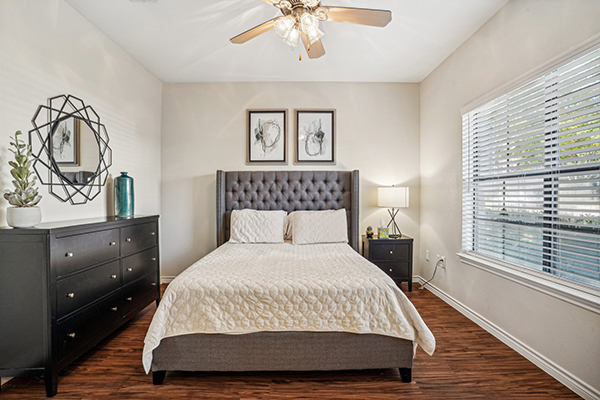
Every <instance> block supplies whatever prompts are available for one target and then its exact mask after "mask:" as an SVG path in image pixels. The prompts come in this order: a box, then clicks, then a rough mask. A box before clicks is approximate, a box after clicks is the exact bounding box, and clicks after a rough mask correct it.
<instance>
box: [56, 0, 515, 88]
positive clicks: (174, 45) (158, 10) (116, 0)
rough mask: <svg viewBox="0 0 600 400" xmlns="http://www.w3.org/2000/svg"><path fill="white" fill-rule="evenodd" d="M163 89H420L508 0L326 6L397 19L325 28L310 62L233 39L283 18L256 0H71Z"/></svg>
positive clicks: (273, 40) (269, 37) (262, 43)
mask: <svg viewBox="0 0 600 400" xmlns="http://www.w3.org/2000/svg"><path fill="white" fill-rule="evenodd" d="M65 1H66V2H67V3H69V4H70V5H71V6H73V7H74V8H75V9H76V10H77V11H78V12H79V13H80V14H82V15H83V16H84V17H85V18H87V19H88V20H89V21H91V22H92V23H93V24H94V25H95V26H96V27H98V28H99V29H100V30H101V31H102V32H104V34H106V35H107V36H108V37H109V38H111V39H112V40H113V41H114V42H115V43H117V44H118V45H119V46H120V47H121V48H122V49H124V50H125V51H126V52H127V53H129V54H130V55H131V56H132V57H133V58H134V59H136V60H137V61H138V62H139V63H140V64H142V65H143V66H144V67H146V68H147V69H148V70H149V71H150V72H151V73H152V74H154V75H155V76H156V77H158V78H159V79H160V80H162V81H164V82H236V81H237V82H239V81H244V82H245V81H330V82H420V81H422V80H423V79H424V78H425V77H426V76H427V75H428V74H429V73H430V72H431V71H433V70H434V69H435V68H436V67H437V66H438V65H439V64H440V63H441V62H442V61H444V59H446V57H448V56H449V55H450V54H451V53H452V52H453V51H454V50H456V48H457V47H458V46H460V45H461V44H462V43H463V42H464V41H465V40H466V39H467V38H468V37H469V36H471V35H472V34H473V33H474V32H475V31H476V30H477V29H479V27H481V25H483V24H484V23H485V22H486V21H487V20H488V19H489V18H490V17H491V16H492V15H494V14H495V13H496V12H497V11H498V10H499V9H500V8H501V7H502V6H504V5H505V4H506V3H507V2H508V0H323V4H324V5H337V6H344V7H361V8H379V9H387V10H391V11H392V22H391V23H390V24H389V25H388V26H387V27H385V28H375V27H370V26H363V25H353V24H342V23H337V22H324V23H322V24H321V30H322V31H323V32H324V33H325V36H324V37H323V39H322V41H323V45H324V47H325V51H326V54H325V56H323V57H321V58H319V59H316V60H310V59H309V58H308V56H306V54H305V52H304V49H301V51H302V54H303V56H302V61H301V62H300V61H298V54H299V52H300V51H299V50H298V49H296V50H292V49H291V47H289V46H287V45H286V44H284V43H283V42H282V40H281V39H280V38H279V37H278V36H277V34H276V33H275V32H274V31H270V32H267V33H265V34H263V35H261V36H259V37H257V38H256V39H253V40H251V41H249V42H247V43H245V44H241V45H234V44H232V43H230V42H229V38H231V37H233V36H235V35H237V34H239V33H241V32H243V31H245V30H247V29H250V28H251V27H253V26H255V25H258V24H260V23H262V22H264V21H266V20H268V19H271V18H273V17H274V16H276V15H277V13H278V10H277V9H276V8H275V7H273V6H272V5H269V4H267V3H265V2H263V1H260V0H158V2H157V3H134V2H131V1H130V0H101V1H100V0H65Z"/></svg>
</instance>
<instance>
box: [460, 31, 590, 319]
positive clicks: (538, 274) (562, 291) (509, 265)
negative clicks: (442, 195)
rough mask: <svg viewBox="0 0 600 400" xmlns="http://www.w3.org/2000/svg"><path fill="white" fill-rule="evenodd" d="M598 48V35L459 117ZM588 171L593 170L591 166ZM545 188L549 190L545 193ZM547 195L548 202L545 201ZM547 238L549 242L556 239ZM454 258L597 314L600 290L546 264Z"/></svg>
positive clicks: (548, 153)
mask: <svg viewBox="0 0 600 400" xmlns="http://www.w3.org/2000/svg"><path fill="white" fill-rule="evenodd" d="M598 48H600V34H598V35H595V36H593V37H592V38H590V39H588V40H586V41H585V42H583V43H581V44H580V45H578V46H575V47H573V48H571V49H570V50H569V51H567V52H565V53H563V54H561V55H559V56H558V57H555V58H553V59H551V60H549V61H548V62H546V63H544V64H543V65H541V66H540V67H538V68H536V69H534V70H532V71H530V72H528V73H526V74H524V75H523V76H521V77H519V78H517V79H515V80H513V81H511V82H509V83H507V84H505V85H502V86H501V87H499V88H497V89H496V90H494V91H492V92H491V93H489V94H487V95H485V96H482V97H481V98H479V99H476V100H475V101H473V102H471V103H470V104H468V105H467V106H465V107H463V108H462V109H461V110H460V112H461V115H465V114H468V113H470V112H471V111H473V110H474V109H476V108H478V107H480V106H482V105H484V104H486V103H490V102H491V101H493V100H495V99H497V98H499V97H501V96H503V95H506V94H508V93H510V92H511V91H512V90H514V89H517V88H518V87H519V86H522V85H524V84H526V83H528V82H531V81H533V80H534V79H536V78H539V77H540V76H542V75H546V74H548V73H550V72H551V71H552V70H554V69H556V68H557V67H559V66H560V65H561V64H563V63H566V62H569V61H571V60H572V59H575V58H578V57H580V56H583V55H584V54H585V53H587V52H592V51H594V50H596V49H598ZM462 131H463V129H461V132H462ZM552 133H553V131H546V130H544V136H546V135H552ZM472 148H473V144H471V149H472ZM552 154H553V151H552V149H551V148H550V146H544V157H545V158H547V157H552ZM588 168H590V169H592V168H593V167H588ZM593 170H594V171H597V170H598V168H597V167H596V168H593ZM543 175H544V181H546V180H548V184H547V185H546V184H544V201H543V210H544V215H545V214H546V213H548V217H545V218H544V219H546V218H549V219H552V214H553V210H552V207H553V204H556V202H555V201H554V202H553V201H552V197H553V196H555V194H554V193H555V188H554V187H555V185H556V184H555V183H554V181H555V180H556V179H557V178H554V177H552V176H551V175H548V174H547V173H546V174H543ZM546 175H548V176H546ZM463 179H464V176H463ZM504 185H506V183H504ZM546 187H547V189H548V190H546ZM461 195H464V191H461ZM546 196H548V199H546ZM463 201H464V199H461V209H462V207H463V206H464V203H463ZM548 204H549V205H550V208H547V207H548V206H547V205H548ZM463 212H464V210H463ZM464 223H465V221H464V217H463V218H462V219H461V238H463V235H465V226H464ZM549 224H550V225H551V224H552V221H549ZM467 229H470V230H471V231H472V232H473V228H472V227H467ZM541 232H542V235H544V233H545V232H547V231H543V230H542V231H541ZM471 236H472V240H473V241H475V235H474V234H472V235H471ZM550 239H551V241H552V240H555V239H556V238H550ZM546 246H548V250H549V251H550V253H549V257H552V244H551V243H546V242H545V243H544V246H543V249H544V252H546ZM457 256H458V257H459V259H460V261H461V262H463V263H464V264H467V265H470V266H473V267H476V268H479V269H482V270H485V271H487V272H490V273H493V274H495V275H498V276H501V277H503V278H505V279H509V280H511V281H513V282H516V283H519V284H522V285H524V286H527V287H529V288H532V289H534V290H537V291H539V292H542V293H545V294H548V295H551V296H553V297H556V298H559V299H561V300H563V301H566V302H569V303H571V304H574V305H577V306H579V307H582V308H584V309H586V310H589V311H592V312H594V313H596V314H600V289H596V288H593V287H591V286H588V285H585V284H579V283H577V282H576V281H573V280H567V279H564V278H557V277H556V276H554V274H553V273H552V272H550V273H548V272H549V271H547V272H543V271H544V270H545V268H544V266H545V264H546V262H544V263H543V264H542V265H540V267H541V271H536V270H534V269H530V268H526V267H522V266H519V265H518V264H516V263H513V262H510V261H504V260H499V259H496V258H492V257H489V256H486V255H484V254H480V253H478V252H475V251H468V250H465V249H463V250H461V252H459V253H457Z"/></svg>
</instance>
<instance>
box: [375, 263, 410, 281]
mask: <svg viewBox="0 0 600 400" xmlns="http://www.w3.org/2000/svg"><path fill="white" fill-rule="evenodd" d="M375 265H377V266H378V267H379V268H381V270H383V272H385V273H386V274H388V275H389V276H390V277H392V278H409V277H410V276H409V275H410V262H409V261H387V262H382V261H379V262H375Z"/></svg>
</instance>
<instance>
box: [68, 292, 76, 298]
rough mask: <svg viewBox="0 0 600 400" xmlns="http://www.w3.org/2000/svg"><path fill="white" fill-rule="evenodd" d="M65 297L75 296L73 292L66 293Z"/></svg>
mask: <svg viewBox="0 0 600 400" xmlns="http://www.w3.org/2000/svg"><path fill="white" fill-rule="evenodd" d="M67 297H70V298H73V297H75V293H68V294H67Z"/></svg>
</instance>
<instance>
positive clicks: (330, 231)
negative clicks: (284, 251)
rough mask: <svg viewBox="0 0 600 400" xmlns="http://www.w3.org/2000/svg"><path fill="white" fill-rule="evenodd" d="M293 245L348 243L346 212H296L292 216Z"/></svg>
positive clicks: (341, 210)
mask: <svg viewBox="0 0 600 400" xmlns="http://www.w3.org/2000/svg"><path fill="white" fill-rule="evenodd" d="M290 215H291V216H292V232H293V233H292V243H293V244H311V243H348V222H347V220H346V210H345V209H343V208H342V209H340V210H335V211H334V210H327V211H295V212H293V213H292V214H290Z"/></svg>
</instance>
